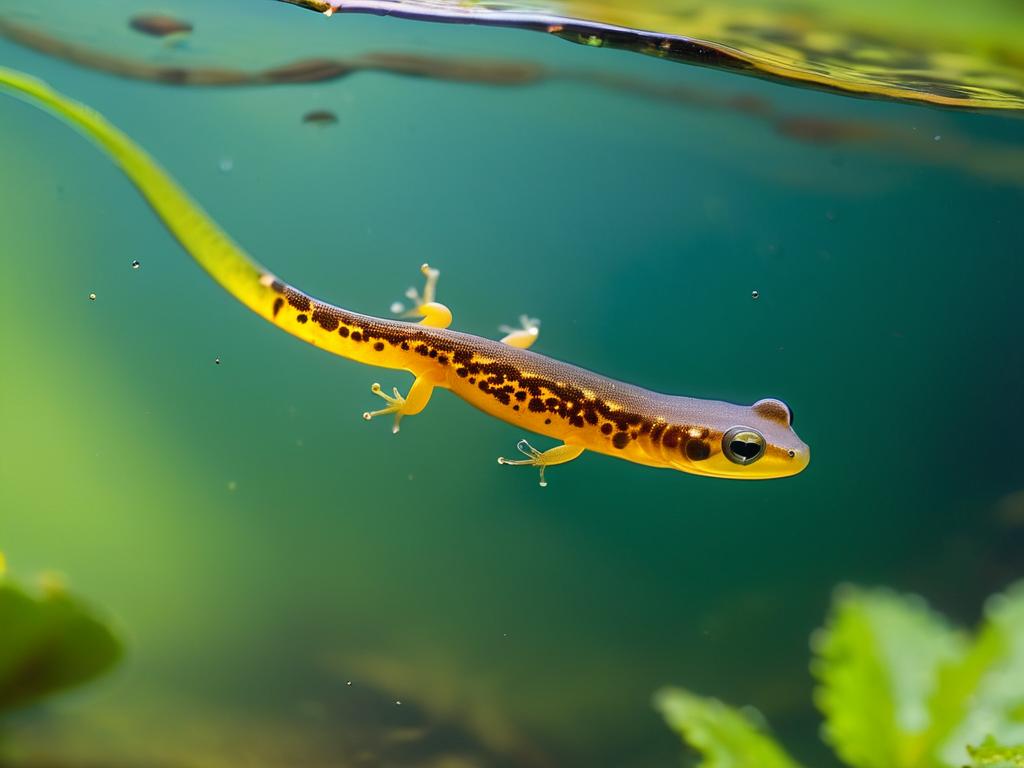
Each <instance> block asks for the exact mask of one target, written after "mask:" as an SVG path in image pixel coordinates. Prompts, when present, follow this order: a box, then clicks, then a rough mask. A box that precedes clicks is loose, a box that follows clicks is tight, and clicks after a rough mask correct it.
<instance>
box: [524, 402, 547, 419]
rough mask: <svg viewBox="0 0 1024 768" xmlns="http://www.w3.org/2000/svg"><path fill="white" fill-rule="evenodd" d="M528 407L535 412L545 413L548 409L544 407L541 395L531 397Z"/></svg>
mask: <svg viewBox="0 0 1024 768" xmlns="http://www.w3.org/2000/svg"><path fill="white" fill-rule="evenodd" d="M527 407H528V408H529V409H530V410H531V411H533V412H534V413H543V412H544V411H545V410H546V409H545V408H544V401H543V400H541V399H540V398H539V397H534V398H531V400H530V404H529V405H528V406H527ZM549 421H550V419H549Z"/></svg>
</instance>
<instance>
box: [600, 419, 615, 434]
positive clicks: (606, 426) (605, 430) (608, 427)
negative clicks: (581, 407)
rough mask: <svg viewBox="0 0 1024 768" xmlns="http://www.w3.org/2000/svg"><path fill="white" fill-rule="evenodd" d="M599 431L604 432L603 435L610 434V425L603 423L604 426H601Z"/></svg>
mask: <svg viewBox="0 0 1024 768" xmlns="http://www.w3.org/2000/svg"><path fill="white" fill-rule="evenodd" d="M601 431H602V432H604V434H606V435H610V434H611V433H612V425H611V424H609V423H607V422H605V423H604V424H602V425H601Z"/></svg>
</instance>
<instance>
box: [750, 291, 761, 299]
mask: <svg viewBox="0 0 1024 768" xmlns="http://www.w3.org/2000/svg"><path fill="white" fill-rule="evenodd" d="M750 298H752V299H753V300H754V301H757V300H758V299H759V298H761V292H760V291H751V292H750Z"/></svg>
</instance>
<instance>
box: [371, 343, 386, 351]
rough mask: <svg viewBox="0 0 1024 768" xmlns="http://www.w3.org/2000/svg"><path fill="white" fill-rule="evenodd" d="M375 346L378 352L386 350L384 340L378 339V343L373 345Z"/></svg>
mask: <svg viewBox="0 0 1024 768" xmlns="http://www.w3.org/2000/svg"><path fill="white" fill-rule="evenodd" d="M373 348H374V349H376V350H377V351H378V352H383V351H384V342H383V341H378V342H377V343H376V344H374V345H373Z"/></svg>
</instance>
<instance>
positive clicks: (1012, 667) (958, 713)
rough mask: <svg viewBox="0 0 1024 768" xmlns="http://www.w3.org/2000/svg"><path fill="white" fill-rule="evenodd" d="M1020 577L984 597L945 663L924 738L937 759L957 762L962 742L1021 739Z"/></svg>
mask: <svg viewBox="0 0 1024 768" xmlns="http://www.w3.org/2000/svg"><path fill="white" fill-rule="evenodd" d="M1022 710H1024V582H1021V583H1018V584H1016V585H1015V586H1013V587H1011V588H1010V589H1009V590H1007V591H1006V592H1005V593H1004V594H1002V595H996V596H994V597H992V598H990V599H989V600H988V602H987V603H986V606H985V618H984V621H983V623H982V625H981V628H980V629H979V630H978V633H977V636H976V638H975V640H974V642H973V643H972V644H971V646H970V648H969V649H968V651H967V652H966V653H965V654H964V655H963V656H962V657H961V658H960V659H958V660H956V661H955V662H953V663H950V664H947V665H945V666H944V667H943V668H942V669H941V670H940V671H939V675H938V684H937V686H936V690H935V693H934V696H933V697H932V700H931V702H930V704H929V715H930V720H931V729H930V731H929V734H928V740H929V743H930V745H931V747H932V748H933V749H934V750H935V751H936V752H937V753H938V754H939V755H940V757H941V758H942V764H948V765H961V764H963V762H964V760H966V759H967V753H968V750H969V747H968V745H970V744H978V743H980V742H982V740H983V739H985V738H987V737H994V738H995V739H996V741H998V742H1000V743H1002V744H1014V743H1024V722H1022V721H1021V718H1020V713H1021V711H1022Z"/></svg>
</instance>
